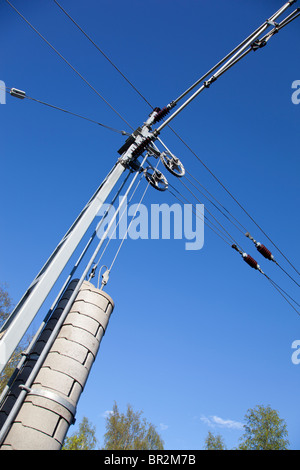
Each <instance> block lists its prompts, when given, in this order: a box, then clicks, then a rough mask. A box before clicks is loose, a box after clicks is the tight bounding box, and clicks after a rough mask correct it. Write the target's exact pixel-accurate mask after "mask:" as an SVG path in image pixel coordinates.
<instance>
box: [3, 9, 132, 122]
mask: <svg viewBox="0 0 300 470" xmlns="http://www.w3.org/2000/svg"><path fill="white" fill-rule="evenodd" d="M5 1H6V3H7V4H8V5H9V6H10V7H11V8H12V9H13V10H14V11H15V12H16V13H17V14H18V15H19V16H20V17H21V18H22V19H23V20H24V21H25V22H26V23H27V24H28V26H30V28H31V29H32V30H33V31H34V32H35V33H36V34H38V36H39V37H40V38H41V39H42V40H43V41H44V42H45V43H46V44H48V46H49V47H51V49H52V50H53V51H54V52H55V53H56V54H57V55H58V56H59V57H60V58H61V59H62V60H63V61H64V62H65V63H66V64H67V65H68V66H69V67H70V68H71V69H72V70H73V71H74V72H75V73H76V74H77V75H78V76H79V77H80V78H81V80H83V81H84V82H85V83H86V84H87V85H88V86H89V87H90V88H91V90H93V91H94V92H95V93H96V94H97V96H99V98H101V99H102V100H103V101H104V102H105V103H106V104H107V105H108V106H109V107H110V109H111V110H112V111H113V112H114V113H116V114H117V115H118V116H119V118H120V119H122V121H124V122H125V124H127V126H128V127H130V128H131V129H132V130H134V128H133V127H132V126H131V125H130V124H129V123H128V122H127V121H126V119H125V118H123V116H121V114H120V113H119V112H118V111H117V110H116V109H115V108H114V107H113V106H112V105H111V104H110V103H109V102H108V101H107V100H106V99H105V98H104V97H103V96H102V95H101V94H100V93H99V92H98V91H97V90H96V88H95V87H94V86H93V85H91V84H90V83H89V82H88V80H87V79H86V78H85V77H84V76H83V75H82V74H81V73H80V72H78V70H77V69H76V68H75V67H74V66H73V65H72V64H71V63H70V62H69V61H68V60H67V59H66V58H65V57H64V56H63V55H62V54H61V53H60V52H59V51H58V50H57V49H56V48H55V47H54V46H53V45H52V44H51V43H50V42H49V41H48V40H47V39H46V38H45V37H44V36H43V35H42V34H41V33H40V32H39V31H38V30H37V29H36V28H35V27H34V26H33V25H32V24H31V23H30V22H29V21H28V20H27V19H26V18H25V16H23V15H22V13H20V12H19V10H17V8H16V7H15V6H14V5H12V3H11V2H10V1H9V0H5Z"/></svg>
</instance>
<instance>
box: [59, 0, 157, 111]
mask: <svg viewBox="0 0 300 470" xmlns="http://www.w3.org/2000/svg"><path fill="white" fill-rule="evenodd" d="M53 1H54V3H55V4H56V5H57V6H58V7H59V8H60V9H61V11H62V12H63V13H64V14H65V15H66V16H67V17H68V18H69V19H70V20H71V21H72V23H73V24H74V25H75V26H76V27H77V28H78V29H79V30H80V31H81V32H82V34H84V36H85V37H86V38H87V39H88V40H89V41H90V42H91V43H92V44H93V46H94V47H95V48H96V49H97V50H98V51H99V52H100V53H101V54H102V55H103V56H104V57H105V59H106V60H108V62H109V63H110V64H111V65H112V66H113V67H114V68H115V69H116V70H117V72H118V73H119V74H120V75H121V76H122V77H123V78H124V80H126V82H127V83H128V84H129V85H130V86H131V87H132V88H133V89H134V91H135V92H136V93H138V95H140V97H141V98H142V99H143V100H144V101H145V102H146V103H147V104H148V105H149V106H150V107H151V108H152V109H153V107H152V105H151V104H150V103H149V101H148V100H147V99H146V98H145V96H144V95H143V94H142V93H141V92H140V91H139V90H138V89H137V88H136V86H135V85H134V84H133V83H132V81H130V80H129V79H128V78H127V77H126V75H124V74H123V72H122V71H121V70H120V69H119V68H118V67H117V66H116V65H115V64H114V63H113V61H112V60H111V59H110V58H109V57H108V56H107V54H105V52H104V51H103V50H102V49H100V47H99V46H98V44H96V43H95V41H93V39H92V38H91V37H90V36H89V35H88V34H87V33H86V32H85V31H84V30H83V29H82V28H81V26H79V24H78V23H77V22H76V21H75V20H74V18H72V16H71V15H70V14H69V13H68V12H67V11H66V10H65V9H64V8H63V7H62V6H61V5H60V3H58V2H57V0H53Z"/></svg>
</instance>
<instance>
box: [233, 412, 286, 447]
mask: <svg viewBox="0 0 300 470" xmlns="http://www.w3.org/2000/svg"><path fill="white" fill-rule="evenodd" d="M245 420H246V424H245V425H244V429H245V433H244V434H243V436H242V437H241V438H240V440H241V444H240V446H239V449H240V450H286V449H287V448H288V445H289V441H288V439H287V437H288V432H287V427H286V423H285V421H284V420H283V419H280V418H279V415H278V412H277V411H276V410H273V409H272V408H271V407H270V406H262V405H258V406H256V407H255V408H253V409H249V410H248V412H247V414H246V415H245Z"/></svg>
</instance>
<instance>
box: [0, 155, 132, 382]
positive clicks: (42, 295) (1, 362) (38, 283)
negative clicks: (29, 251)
mask: <svg viewBox="0 0 300 470" xmlns="http://www.w3.org/2000/svg"><path fill="white" fill-rule="evenodd" d="M124 171H125V167H124V166H123V165H122V164H121V163H117V164H116V165H115V166H114V168H113V169H112V171H111V172H110V173H109V175H108V176H107V177H106V179H105V180H104V182H103V183H102V184H101V186H100V187H99V188H98V190H97V191H96V192H95V194H94V195H93V196H92V198H91V199H90V201H89V202H88V204H87V205H86V206H85V208H84V209H83V210H82V212H81V213H80V214H79V216H78V218H77V219H76V221H75V222H74V223H73V225H72V227H71V228H70V230H69V231H68V232H67V233H66V235H65V236H64V237H63V239H62V240H61V242H60V243H59V244H58V246H57V247H56V249H55V250H54V252H53V253H52V255H51V256H50V258H49V259H48V261H47V262H46V264H45V265H44V267H43V268H42V270H41V271H40V273H39V274H38V275H37V276H36V278H35V279H34V281H33V282H32V284H31V285H30V287H29V288H28V290H27V291H26V293H25V295H24V296H23V298H22V299H21V300H20V302H19V303H18V305H17V306H16V307H15V309H14V310H13V312H12V313H11V315H10V317H9V318H8V319H7V321H6V322H5V324H4V325H3V327H2V329H1V331H0V337H1V340H0V373H1V371H2V370H3V368H4V367H5V365H6V364H7V362H8V360H9V358H10V356H11V355H12V353H13V351H14V350H15V349H16V347H17V345H18V344H19V342H20V340H21V339H22V337H23V336H24V334H25V332H26V330H27V329H28V327H29V326H30V324H31V322H32V320H33V319H34V317H35V316H36V314H37V312H38V311H39V309H40V307H41V306H42V304H43V302H44V301H45V299H46V298H47V296H48V294H49V292H50V291H51V289H52V288H53V286H54V284H55V283H56V281H57V279H58V277H59V276H60V274H61V272H62V270H63V269H64V267H65V266H66V264H67V262H68V261H69V259H70V257H71V256H72V254H73V252H74V251H75V249H76V247H77V246H78V244H79V242H80V241H81V239H82V238H83V236H84V234H85V232H86V231H87V229H88V228H89V226H90V224H91V223H92V221H93V220H94V218H95V217H96V215H97V213H98V212H99V210H100V208H101V207H102V205H103V204H104V202H105V201H106V199H107V197H108V195H109V194H110V192H111V191H112V189H113V188H114V186H115V184H116V183H117V181H118V180H119V178H120V177H121V175H122V174H123V172H124ZM1 334H2V336H1Z"/></svg>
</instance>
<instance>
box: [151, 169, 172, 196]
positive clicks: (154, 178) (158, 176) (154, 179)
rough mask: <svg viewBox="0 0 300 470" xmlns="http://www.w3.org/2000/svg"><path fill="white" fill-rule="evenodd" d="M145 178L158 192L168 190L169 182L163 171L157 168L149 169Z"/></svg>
mask: <svg viewBox="0 0 300 470" xmlns="http://www.w3.org/2000/svg"><path fill="white" fill-rule="evenodd" d="M145 178H146V180H147V181H148V183H149V184H150V185H151V186H152V187H153V188H155V189H157V190H158V191H165V190H166V189H168V180H167V178H166V177H165V176H164V175H163V174H162V172H161V171H159V170H156V169H155V168H151V167H149V168H147V169H146V170H145Z"/></svg>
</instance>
